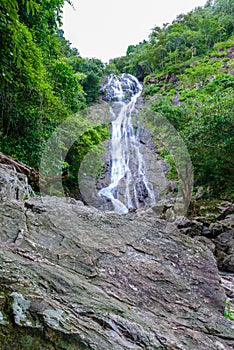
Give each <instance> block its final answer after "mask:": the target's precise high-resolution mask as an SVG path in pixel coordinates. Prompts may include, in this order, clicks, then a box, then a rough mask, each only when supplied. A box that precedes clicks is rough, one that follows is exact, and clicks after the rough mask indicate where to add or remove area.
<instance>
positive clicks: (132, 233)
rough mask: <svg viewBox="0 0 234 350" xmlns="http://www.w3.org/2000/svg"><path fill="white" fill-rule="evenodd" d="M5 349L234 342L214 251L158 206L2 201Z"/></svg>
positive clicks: (0, 335)
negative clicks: (126, 209)
mask: <svg viewBox="0 0 234 350" xmlns="http://www.w3.org/2000/svg"><path fill="white" fill-rule="evenodd" d="M0 223H1V226H0V227H1V228H0V260H1V267H2V269H1V272H0V288H1V292H0V343H1V349H3V350H5V349H7V350H8V349H16V350H18V349H23V350H27V349H33V350H39V349H48V350H49V349H50V350H57V349H64V350H65V349H70V350H71V349H74V350H75V349H76V350H77V349H96V350H102V349H103V350H109V349H110V350H112V349H115V350H121V349H134V350H135V349H168V350H169V349H177V350H187V349H196V350H204V349H206V350H219V349H226V350H229V349H233V346H234V336H233V334H234V324H233V322H232V321H231V320H228V319H226V318H224V316H223V312H224V307H225V299H226V294H225V290H224V288H223V287H222V286H221V283H220V282H221V280H220V276H219V273H218V269H217V265H216V261H215V259H214V256H213V254H212V253H211V251H210V250H209V249H208V248H206V247H205V246H204V245H203V244H202V243H201V242H197V241H195V240H194V239H192V238H190V237H188V236H186V235H184V234H182V233H180V232H179V230H178V229H177V228H176V225H175V224H174V223H169V222H167V221H165V220H163V219H159V218H157V217H156V216H155V212H154V211H153V210H148V211H139V212H136V213H128V214H125V215H118V214H115V213H113V212H106V213H104V212H100V211H98V210H97V209H95V208H91V207H86V206H84V205H83V203H82V202H79V201H75V200H74V199H70V198H57V197H43V198H40V197H33V198H30V199H28V200H26V201H22V200H15V199H14V200H9V199H8V198H7V199H6V200H4V201H1V202H0Z"/></svg>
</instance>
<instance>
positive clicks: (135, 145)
mask: <svg viewBox="0 0 234 350" xmlns="http://www.w3.org/2000/svg"><path fill="white" fill-rule="evenodd" d="M141 90H142V86H141V84H140V83H139V81H138V80H137V79H136V78H135V77H134V76H132V75H130V74H122V75H121V76H120V77H117V76H114V75H112V76H110V77H109V78H108V81H107V83H106V84H105V85H104V86H103V87H102V89H101V91H102V93H103V94H104V95H105V99H106V100H107V101H110V102H111V106H110V114H111V117H112V122H111V141H110V184H109V186H107V187H105V188H102V189H101V190H100V191H99V196H101V197H102V198H104V199H105V200H109V201H111V203H112V205H113V208H114V211H115V212H117V213H127V212H128V210H129V209H137V208H140V207H142V206H145V205H146V204H147V205H153V204H155V195H154V190H153V186H152V184H151V183H149V181H148V179H147V169H146V166H145V162H144V159H143V155H142V153H141V151H140V137H139V128H138V125H137V109H136V102H137V99H138V98H139V97H140V95H141Z"/></svg>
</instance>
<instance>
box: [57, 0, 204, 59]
mask: <svg viewBox="0 0 234 350" xmlns="http://www.w3.org/2000/svg"><path fill="white" fill-rule="evenodd" d="M72 2H73V5H74V9H73V8H72V7H71V6H70V5H69V4H67V3H66V4H65V6H64V9H63V26H62V29H63V30H64V35H65V38H66V39H67V40H69V41H70V42H71V44H72V47H76V48H77V49H78V51H79V53H80V55H81V56H82V57H88V58H99V59H101V60H102V61H103V62H105V63H107V62H108V61H109V59H111V58H115V57H120V56H123V55H125V54H126V50H127V48H128V46H129V45H136V44H138V43H139V42H141V41H143V40H144V39H146V40H147V39H148V37H149V34H150V33H151V30H152V28H154V27H155V26H160V27H161V26H162V25H163V24H164V23H171V22H172V21H173V20H174V19H176V17H177V16H178V15H179V14H181V13H184V14H185V13H187V12H189V11H191V10H193V9H194V8H195V7H198V6H203V5H205V3H206V2H207V0H115V1H114V0H72Z"/></svg>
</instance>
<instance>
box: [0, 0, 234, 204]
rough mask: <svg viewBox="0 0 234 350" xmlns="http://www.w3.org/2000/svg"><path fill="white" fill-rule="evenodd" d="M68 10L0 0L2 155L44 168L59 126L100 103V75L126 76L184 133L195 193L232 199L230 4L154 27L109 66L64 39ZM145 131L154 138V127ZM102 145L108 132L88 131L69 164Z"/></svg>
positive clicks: (59, 3) (233, 20)
mask: <svg viewBox="0 0 234 350" xmlns="http://www.w3.org/2000/svg"><path fill="white" fill-rule="evenodd" d="M67 2H69V3H70V1H67ZM64 3H65V0H29V1H26V0H2V1H1V4H0V33H1V47H0V75H1V85H0V108H1V117H0V118H1V123H0V136H1V139H0V151H2V152H3V153H6V154H8V155H11V156H13V157H15V158H16V159H18V160H21V161H23V162H25V163H27V164H28V165H31V166H33V167H35V168H38V167H39V164H40V157H41V152H42V150H43V147H44V145H45V143H46V140H47V139H48V138H49V137H50V135H51V134H52V132H53V131H54V130H55V129H56V127H57V126H58V125H59V124H60V123H61V122H62V121H64V120H65V119H66V118H68V117H69V116H70V115H71V114H74V113H76V115H77V120H79V118H80V119H81V116H80V113H81V111H83V110H84V109H86V108H87V106H88V105H89V104H91V103H94V102H95V101H97V100H98V98H99V86H100V83H101V81H102V78H103V76H104V75H106V74H110V73H121V72H126V73H130V74H133V75H135V76H136V77H137V78H138V79H140V80H141V81H142V82H143V83H144V89H143V95H144V97H145V98H146V99H147V100H148V103H149V105H150V108H151V109H152V111H154V112H155V113H160V114H162V115H163V116H164V117H166V118H167V119H168V120H169V121H170V122H171V123H172V124H173V126H174V127H175V128H176V129H177V130H178V131H179V132H180V134H181V136H182V138H183V139H184V141H185V142H186V144H187V147H188V149H189V152H190V155H191V158H192V162H193V165H194V171H195V186H200V185H203V186H205V187H206V188H207V189H210V194H213V195H216V196H218V195H223V196H227V197H230V196H231V188H232V185H233V183H232V176H233V114H234V113H233V105H234V96H233V88H234V0H209V1H208V2H207V3H206V5H205V6H204V7H198V8H196V9H194V10H193V11H191V12H190V13H188V14H186V15H184V14H181V15H179V16H178V17H177V18H176V19H175V20H174V21H173V23H171V24H164V25H163V27H162V28H161V27H158V26H157V25H156V26H155V27H154V29H153V30H152V32H151V35H150V37H149V40H144V41H143V42H141V43H139V44H137V45H130V46H129V47H128V49H127V52H126V56H123V57H119V58H116V59H113V60H111V61H110V63H109V64H108V65H106V66H105V65H104V64H103V63H102V62H101V61H100V60H98V59H96V58H92V59H84V58H82V57H81V56H80V55H79V52H78V50H77V49H76V48H72V47H71V44H70V43H69V42H68V41H67V40H66V39H65V38H64V33H63V31H62V30H61V29H60V26H61V15H62V9H63V6H64ZM113 44H114V43H113ZM87 123H88V122H87ZM147 125H148V127H150V128H151V129H152V130H153V131H154V123H153V121H152V120H148V121H147ZM93 135H95V137H94V136H93ZM106 137H108V132H107V128H106V126H103V127H102V126H100V127H98V128H96V129H95V131H93V130H92V131H90V133H89V135H88V137H87V133H86V135H85V137H84V139H85V140H86V141H85V142H84V140H83V141H82V142H80V143H79V141H78V140H77V144H76V145H75V146H74V147H73V149H74V150H76V151H74V152H75V153H71V152H70V155H69V157H70V159H71V160H72V161H73V162H74V159H76V158H77V159H78V163H79V161H80V160H81V158H82V157H83V156H84V154H85V152H87V150H88V149H90V148H92V147H94V146H95V144H97V143H98V142H101V141H102V140H103V139H105V138H106ZM78 145H79V147H78ZM81 145H82V146H81ZM162 153H163V152H162ZM71 167H72V165H71ZM73 167H74V166H73ZM75 168H76V170H77V166H75Z"/></svg>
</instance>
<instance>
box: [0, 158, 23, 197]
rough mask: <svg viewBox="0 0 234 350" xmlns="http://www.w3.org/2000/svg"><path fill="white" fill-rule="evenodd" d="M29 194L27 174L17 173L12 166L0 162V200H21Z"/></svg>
mask: <svg viewBox="0 0 234 350" xmlns="http://www.w3.org/2000/svg"><path fill="white" fill-rule="evenodd" d="M29 195H30V186H29V185H28V178H27V176H26V175H24V174H20V173H17V172H16V169H15V167H14V166H11V165H5V164H4V165H3V164H0V201H2V200H7V199H8V200H13V199H16V200H23V199H25V198H26V197H29Z"/></svg>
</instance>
